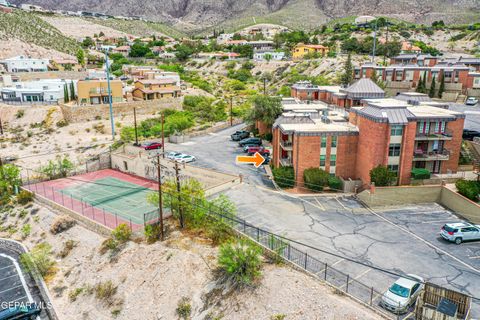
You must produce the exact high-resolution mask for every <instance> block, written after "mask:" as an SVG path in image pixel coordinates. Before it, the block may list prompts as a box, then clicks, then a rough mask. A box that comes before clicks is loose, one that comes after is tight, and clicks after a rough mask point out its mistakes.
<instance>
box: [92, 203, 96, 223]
mask: <svg viewBox="0 0 480 320" xmlns="http://www.w3.org/2000/svg"><path fill="white" fill-rule="evenodd" d="M92 216H93V220H94V221H96V220H95V207H94V206H93V205H92Z"/></svg>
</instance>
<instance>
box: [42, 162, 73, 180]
mask: <svg viewBox="0 0 480 320" xmlns="http://www.w3.org/2000/svg"><path fill="white" fill-rule="evenodd" d="M73 168H74V165H73V163H72V162H71V161H70V158H69V157H68V156H64V157H63V158H62V157H60V156H58V157H57V159H56V160H55V161H53V160H50V161H48V164H47V165H46V166H45V167H42V168H40V172H41V173H43V174H45V175H46V176H47V177H48V178H49V179H56V178H65V177H66V176H67V175H68V173H69V172H70V171H71V170H72V169H73Z"/></svg>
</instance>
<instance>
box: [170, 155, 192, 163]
mask: <svg viewBox="0 0 480 320" xmlns="http://www.w3.org/2000/svg"><path fill="white" fill-rule="evenodd" d="M195 160H197V158H195V157H194V156H191V155H188V154H181V155H179V156H177V157H175V161H177V162H180V163H188V162H193V161H195Z"/></svg>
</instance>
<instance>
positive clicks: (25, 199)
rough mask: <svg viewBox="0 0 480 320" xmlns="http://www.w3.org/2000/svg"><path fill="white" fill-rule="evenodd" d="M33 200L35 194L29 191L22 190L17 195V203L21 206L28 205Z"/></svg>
mask: <svg viewBox="0 0 480 320" xmlns="http://www.w3.org/2000/svg"><path fill="white" fill-rule="evenodd" d="M32 200H33V193H32V192H30V191H27V190H21V191H20V192H19V193H18V194H17V202H18V203H19V204H22V205H23V204H27V203H29V202H31V201H32Z"/></svg>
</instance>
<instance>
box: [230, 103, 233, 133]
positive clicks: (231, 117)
mask: <svg viewBox="0 0 480 320" xmlns="http://www.w3.org/2000/svg"><path fill="white" fill-rule="evenodd" d="M232 126H233V96H230V127H232Z"/></svg>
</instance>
